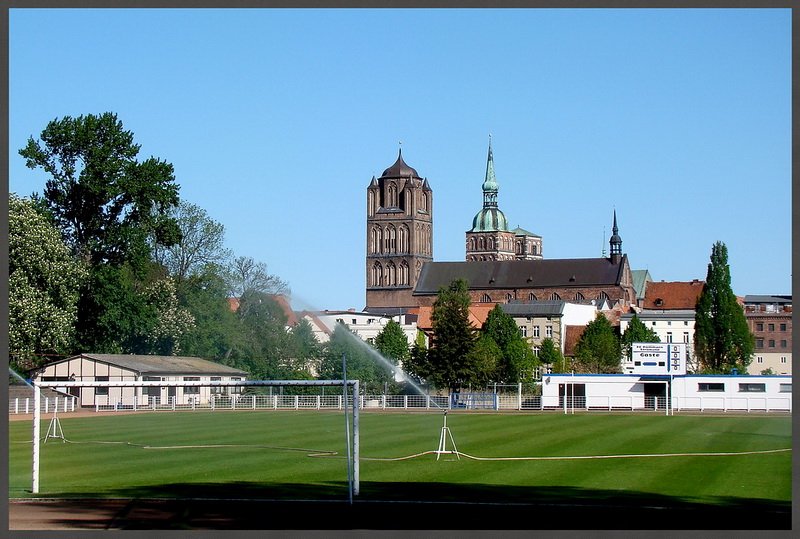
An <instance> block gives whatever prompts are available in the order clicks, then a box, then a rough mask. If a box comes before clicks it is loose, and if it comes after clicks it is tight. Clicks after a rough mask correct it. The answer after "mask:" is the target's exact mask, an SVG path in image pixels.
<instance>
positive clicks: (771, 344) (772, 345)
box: [769, 339, 775, 348]
mask: <svg viewBox="0 0 800 539" xmlns="http://www.w3.org/2000/svg"><path fill="white" fill-rule="evenodd" d="M769 347H770V348H775V339H770V340H769Z"/></svg>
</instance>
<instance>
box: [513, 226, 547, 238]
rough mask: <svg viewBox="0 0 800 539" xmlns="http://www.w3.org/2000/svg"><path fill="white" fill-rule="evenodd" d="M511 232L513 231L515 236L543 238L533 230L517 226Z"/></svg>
mask: <svg viewBox="0 0 800 539" xmlns="http://www.w3.org/2000/svg"><path fill="white" fill-rule="evenodd" d="M511 232H513V233H514V235H515V236H533V237H534V238H541V236H540V235H538V234H534V233H533V232H530V231H529V230H525V229H524V228H520V227H517V228H515V229H514V230H512V231H511Z"/></svg>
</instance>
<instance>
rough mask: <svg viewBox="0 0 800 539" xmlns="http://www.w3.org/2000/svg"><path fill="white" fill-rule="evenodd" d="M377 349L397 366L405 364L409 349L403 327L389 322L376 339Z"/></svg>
mask: <svg viewBox="0 0 800 539" xmlns="http://www.w3.org/2000/svg"><path fill="white" fill-rule="evenodd" d="M375 348H376V349H377V350H378V352H380V354H381V355H382V356H383V357H385V358H387V359H389V360H390V361H391V362H392V363H394V364H395V365H398V364H402V363H403V362H405V361H406V360H407V359H408V354H409V348H408V339H407V338H406V334H405V332H403V328H402V326H401V325H400V324H399V323H397V322H395V321H394V320H389V322H387V323H386V325H385V326H384V327H383V329H382V330H381V331H380V333H378V335H377V336H376V337H375Z"/></svg>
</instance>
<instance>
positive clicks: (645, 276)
mask: <svg viewBox="0 0 800 539" xmlns="http://www.w3.org/2000/svg"><path fill="white" fill-rule="evenodd" d="M631 278H632V279H633V289H634V290H636V297H637V298H639V299H642V298H644V291H645V288H647V283H650V282H653V278H652V277H650V271H649V270H646V269H643V270H631Z"/></svg>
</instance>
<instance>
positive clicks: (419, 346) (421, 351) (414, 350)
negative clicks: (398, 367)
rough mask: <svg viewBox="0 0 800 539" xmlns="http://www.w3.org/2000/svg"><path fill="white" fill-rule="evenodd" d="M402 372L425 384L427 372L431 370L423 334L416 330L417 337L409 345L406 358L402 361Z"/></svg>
mask: <svg viewBox="0 0 800 539" xmlns="http://www.w3.org/2000/svg"><path fill="white" fill-rule="evenodd" d="M403 372H405V374H406V376H410V377H412V378H415V379H416V381H417V382H418V383H421V384H425V383H427V382H426V379H425V377H426V376H427V374H428V373H430V372H432V367H431V365H430V361H429V358H428V348H427V346H426V345H425V334H424V333H423V332H422V331H419V330H417V337H416V338H415V339H414V344H412V345H411V350H410V351H409V354H408V358H407V359H406V361H405V362H404V363H403Z"/></svg>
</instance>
